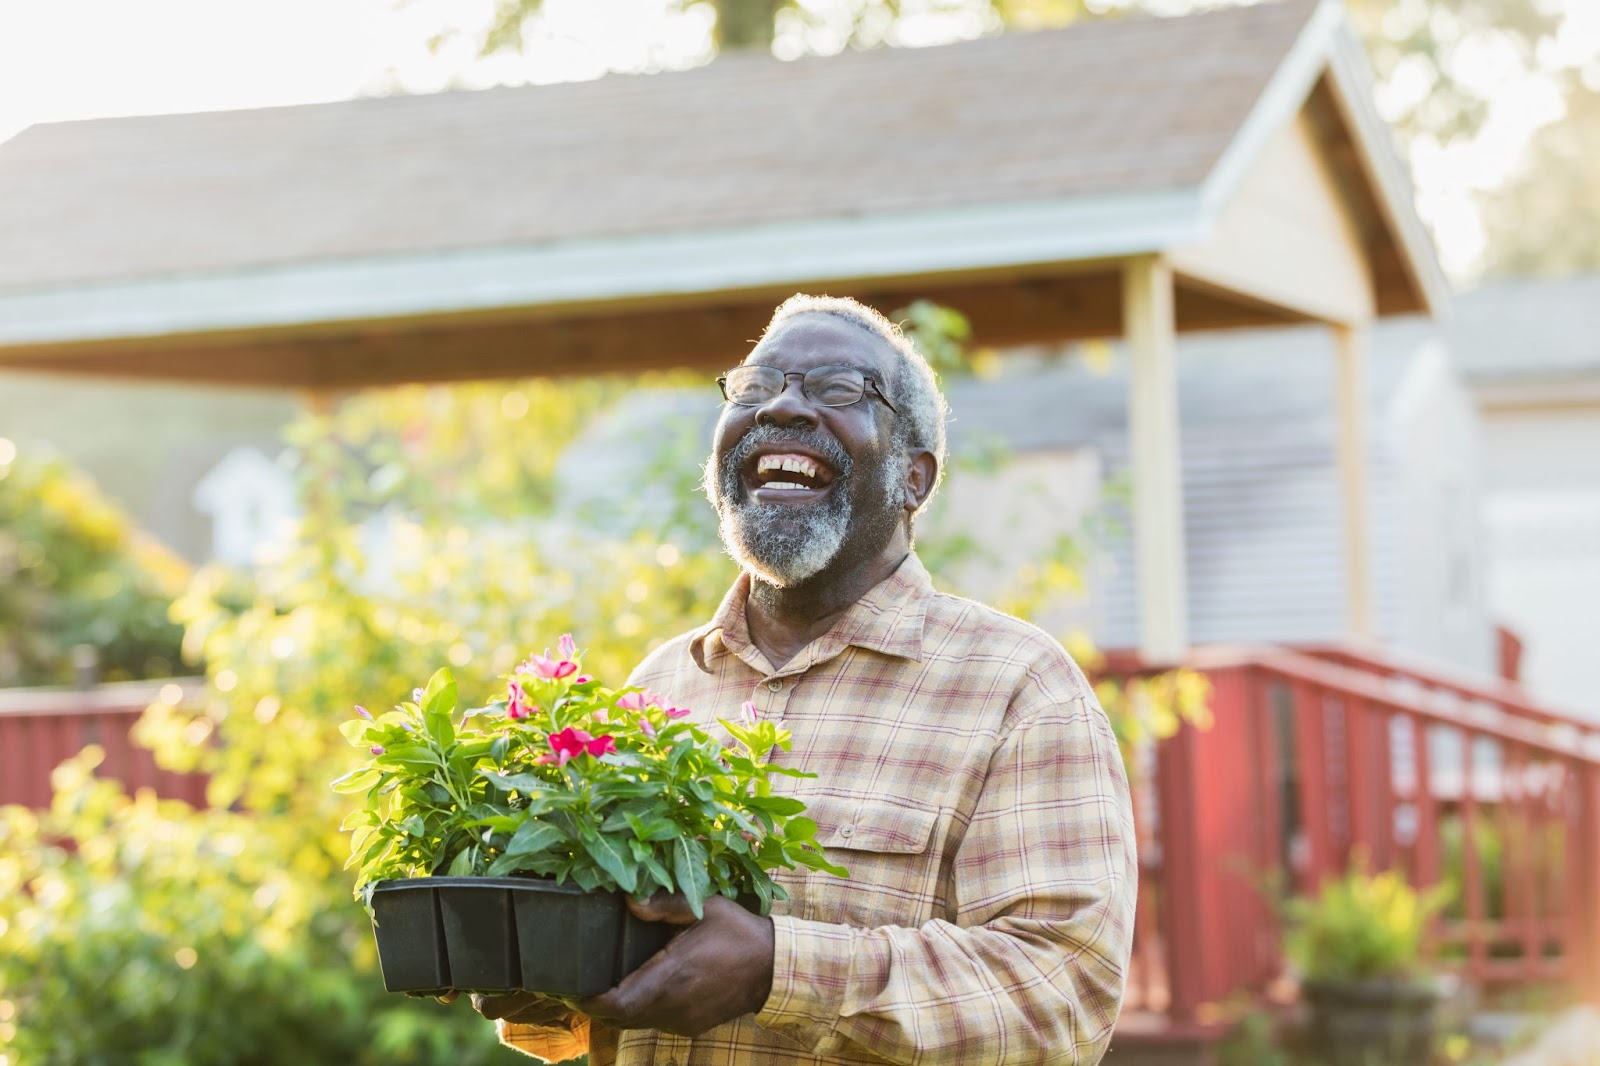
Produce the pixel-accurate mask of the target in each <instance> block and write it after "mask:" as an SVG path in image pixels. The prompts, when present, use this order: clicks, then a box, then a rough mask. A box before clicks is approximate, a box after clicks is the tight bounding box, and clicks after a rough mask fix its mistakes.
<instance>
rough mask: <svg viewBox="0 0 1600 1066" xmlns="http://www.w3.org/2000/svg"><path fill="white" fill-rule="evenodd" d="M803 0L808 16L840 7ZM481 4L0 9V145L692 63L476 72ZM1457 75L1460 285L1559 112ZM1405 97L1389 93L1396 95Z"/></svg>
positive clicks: (593, 22) (796, 43)
mask: <svg viewBox="0 0 1600 1066" xmlns="http://www.w3.org/2000/svg"><path fill="white" fill-rule="evenodd" d="M807 2H808V4H810V5H811V6H812V7H814V8H816V9H818V10H824V9H826V8H827V7H828V6H829V5H830V4H832V5H834V6H838V5H839V4H840V2H841V0H807ZM1554 2H1558V3H1565V4H1566V5H1567V12H1568V17H1567V23H1566V27H1565V30H1564V32H1563V36H1562V38H1561V41H1560V42H1558V45H1557V50H1558V52H1560V55H1559V57H1558V58H1560V59H1563V60H1565V61H1569V62H1571V61H1578V62H1581V61H1583V60H1584V59H1593V58H1594V57H1596V56H1600V0H1554ZM911 6H912V5H910V4H908V5H907V7H911ZM493 7H494V0H131V2H130V0H0V141H4V140H5V139H7V138H9V137H11V136H13V135H15V134H16V133H17V132H19V131H20V130H22V129H23V128H25V127H26V126H28V125H30V124H32V123H36V122H59V121H68V120H73V119H84V118H99V117H108V116H118V115H137V114H161V113H168V112H183V111H210V110H227V109H234V108H250V107H271V106H279V105H286V104H307V103H323V102H328V101H333V100H344V99H349V98H351V97H353V96H360V95H371V94H374V93H385V92H437V91H441V90H444V89H448V88H452V87H459V88H475V87H487V86H490V85H496V84H512V85H515V84H526V83H540V82H554V81H569V80H576V79H584V78H595V77H599V76H601V75H602V74H604V73H605V72H606V71H607V70H653V69H664V68H673V67H684V66H691V65H694V64H696V63H700V62H704V61H705V60H706V59H707V58H709V57H710V30H711V25H710V16H709V14H708V13H707V11H706V10H705V9H704V7H703V6H702V7H700V8H694V7H691V8H690V9H689V11H688V12H687V13H683V12H679V11H677V10H675V8H676V5H675V4H673V2H672V0H546V2H545V14H544V17H543V19H542V22H541V24H540V26H539V27H538V30H537V32H536V33H534V34H533V35H532V36H531V37H530V38H529V40H528V41H527V42H526V46H525V50H524V54H523V55H520V56H516V55H499V56H494V57H489V58H486V59H485V58H480V57H478V56H477V55H476V47H475V43H474V42H475V36H474V32H473V31H474V30H475V29H477V28H480V27H482V26H484V25H486V24H487V21H488V19H489V18H490V15H491V13H492V11H493ZM452 30H454V31H456V32H453V33H452V32H451V31H452ZM982 30H983V26H982V24H981V23H980V22H978V21H976V20H974V19H972V18H970V17H966V18H963V17H961V16H953V15H936V14H929V15H927V16H925V17H922V18H915V17H914V18H911V19H909V20H906V21H905V22H903V23H902V24H901V26H900V27H899V28H898V29H897V39H898V41H899V42H900V43H904V44H931V43H937V42H938V41H940V40H947V39H951V38H960V37H970V36H974V35H976V34H977V33H979V32H981V31H982ZM441 36H442V39H441V40H438V41H435V38H440V37H441ZM841 44H842V41H839V40H831V39H829V37H828V34H827V31H826V30H825V29H823V30H818V29H815V28H813V29H812V30H810V31H809V32H808V33H807V34H806V35H805V39H804V41H803V42H802V40H801V37H800V35H799V33H798V31H796V32H789V33H786V34H782V35H780V40H779V42H778V46H777V48H776V50H777V51H778V53H779V54H780V55H795V54H799V52H800V51H801V50H802V49H809V50H812V51H823V52H826V51H832V50H836V49H837V47H839V46H841ZM1471 67H1472V69H1473V70H1475V71H1477V72H1478V76H1479V77H1481V78H1482V79H1483V84H1484V85H1485V86H1488V87H1492V88H1493V90H1494V100H1495V104H1494V108H1493V111H1492V113H1491V117H1490V119H1489V122H1488V124H1487V125H1486V127H1485V128H1484V131H1483V133H1482V135H1481V136H1480V137H1479V138H1478V139H1477V141H1476V142H1474V143H1473V144H1471V145H1453V146H1450V147H1448V148H1442V147H1439V146H1431V145H1419V146H1416V147H1415V148H1414V149H1413V154H1412V167H1413V173H1414V176H1415V180H1416V185H1417V194H1418V207H1419V210H1420V211H1421V212H1422V214H1423V217H1424V218H1426V219H1427V220H1428V221H1430V222H1431V223H1432V224H1433V227H1434V230H1435V234H1436V237H1437V241H1438V245H1439V252H1440V258H1441V260H1442V261H1443V263H1444V266H1445V268H1446V269H1447V271H1449V272H1450V273H1451V274H1452V275H1454V276H1456V277H1458V278H1465V277H1467V276H1470V274H1471V271H1472V267H1473V263H1474V261H1475V259H1476V257H1477V256H1478V254H1479V252H1480V251H1481V249H1482V245H1483V234H1482V230H1481V228H1480V227H1479V225H1478V220H1477V212H1476V209H1475V206H1474V203H1473V196H1474V191H1475V190H1477V189H1482V188H1489V187H1493V186H1494V185H1496V184H1498V183H1499V182H1501V181H1503V180H1504V178H1505V177H1506V176H1507V174H1508V173H1509V172H1510V171H1511V170H1512V169H1513V168H1514V167H1515V165H1516V162H1517V158H1518V153H1519V152H1520V150H1521V148H1522V146H1523V144H1524V143H1525V142H1526V140H1527V138H1528V136H1529V134H1530V133H1531V132H1532V131H1533V130H1534V129H1535V128H1537V126H1538V125H1540V124H1542V123H1544V122H1549V121H1552V120H1554V119H1556V118H1558V117H1559V116H1560V113H1561V112H1560V106H1561V105H1560V101H1559V96H1558V94H1557V93H1555V91H1554V90H1553V88H1552V87H1551V86H1550V85H1548V84H1546V83H1544V82H1543V81H1541V80H1539V79H1532V80H1528V79H1519V78H1517V77H1515V76H1513V75H1512V74H1510V73H1508V64H1507V63H1506V62H1505V57H1504V56H1499V55H1496V53H1495V49H1494V47H1493V46H1492V45H1490V46H1488V47H1486V48H1485V49H1484V51H1483V54H1482V55H1480V56H1477V57H1473V62H1472V64H1471ZM1405 91H1406V86H1405V84H1404V82H1403V79H1402V81H1401V83H1400V84H1399V85H1397V86H1396V88H1395V92H1396V94H1397V98H1398V97H1401V96H1403V95H1404V93H1405ZM1384 102H1385V101H1383V100H1380V105H1381V104H1383V103H1384Z"/></svg>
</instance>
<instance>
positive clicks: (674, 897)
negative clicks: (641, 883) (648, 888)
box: [628, 892, 699, 925]
mask: <svg viewBox="0 0 1600 1066" xmlns="http://www.w3.org/2000/svg"><path fill="white" fill-rule="evenodd" d="M628 909H629V910H630V911H632V912H633V916H634V917H635V918H638V919H639V920H641V921H646V922H666V923H668V924H669V925H693V924H694V923H695V922H697V921H698V920H699V919H697V918H696V917H695V916H694V911H692V910H690V909H689V901H688V900H687V899H685V898H684V897H683V894H682V893H680V892H657V893H656V894H655V895H653V896H651V897H650V898H649V899H647V900H645V901H644V902H643V903H641V902H639V901H638V900H636V899H630V900H628Z"/></svg>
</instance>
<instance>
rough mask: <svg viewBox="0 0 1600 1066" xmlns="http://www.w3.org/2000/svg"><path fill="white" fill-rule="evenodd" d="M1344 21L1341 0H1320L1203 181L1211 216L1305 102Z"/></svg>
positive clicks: (1204, 200)
mask: <svg viewBox="0 0 1600 1066" xmlns="http://www.w3.org/2000/svg"><path fill="white" fill-rule="evenodd" d="M1343 23H1344V8H1343V6H1342V5H1341V4H1340V3H1339V2H1338V0H1322V2H1321V3H1320V4H1318V5H1317V10H1316V11H1315V12H1314V13H1313V14H1312V16H1311V18H1310V19H1309V20H1308V21H1307V22H1306V25H1305V29H1303V30H1301V32H1300V36H1299V38H1298V39H1297V40H1296V41H1295V42H1294V46H1293V47H1292V48H1290V49H1289V53H1288V54H1287V55H1286V56H1284V58H1283V62H1282V63H1281V64H1279V66H1278V69H1277V72H1276V73H1274V74H1273V75H1272V80H1270V81H1269V82H1267V87H1266V89H1265V90H1264V91H1263V92H1262V94H1261V98H1260V99H1259V100H1257V101H1256V103H1255V106H1254V107H1252V108H1251V109H1250V113H1249V114H1248V115H1247V116H1245V120H1244V123H1243V124H1242V125H1241V126H1240V127H1239V130H1238V132H1237V133H1235V134H1234V136H1233V140H1231V141H1229V142H1228V147H1227V148H1225V149H1224V150H1223V152H1222V155H1221V156H1220V157H1218V159H1217V162H1216V164H1215V165H1214V166H1212V168H1211V173H1210V174H1208V175H1207V176H1206V180H1205V182H1204V183H1203V184H1202V185H1201V187H1200V199H1201V203H1203V204H1204V205H1205V208H1206V211H1207V213H1208V214H1209V215H1213V216H1214V215H1215V214H1216V213H1217V212H1220V211H1221V210H1222V209H1223V208H1224V207H1226V206H1227V205H1228V201H1229V200H1231V199H1232V198H1233V194H1234V193H1235V192H1236V191H1238V188H1239V183H1240V182H1241V181H1242V180H1243V179H1244V176H1245V174H1246V173H1247V172H1248V171H1249V169H1250V165H1251V164H1252V163H1254V162H1255V160H1256V158H1257V157H1258V156H1260V155H1261V152H1262V150H1263V149H1264V148H1265V147H1266V146H1267V143H1268V142H1269V141H1270V140H1271V139H1272V138H1273V137H1274V136H1276V135H1277V134H1278V132H1279V131H1280V130H1282V129H1283V127H1284V125H1285V124H1286V123H1288V122H1290V121H1292V120H1293V119H1294V116H1295V115H1297V114H1298V113H1299V112H1300V109H1301V108H1303V107H1304V106H1305V103H1306V98H1307V97H1308V96H1310V95H1311V89H1312V87H1313V86H1315V85H1316V83H1317V78H1318V77H1319V76H1320V75H1321V74H1322V72H1323V70H1324V69H1326V68H1327V66H1328V61H1329V58H1328V57H1329V54H1330V52H1331V51H1332V46H1333V40H1334V35H1335V33H1336V32H1337V30H1338V29H1339V27H1340V26H1341V25H1343Z"/></svg>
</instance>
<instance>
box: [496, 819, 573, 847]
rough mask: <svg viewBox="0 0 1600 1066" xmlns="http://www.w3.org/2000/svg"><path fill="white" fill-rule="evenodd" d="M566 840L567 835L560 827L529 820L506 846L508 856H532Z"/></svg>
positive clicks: (512, 836)
mask: <svg viewBox="0 0 1600 1066" xmlns="http://www.w3.org/2000/svg"><path fill="white" fill-rule="evenodd" d="M565 839H566V834H565V833H563V832H562V831H561V827H560V826H555V825H551V824H550V823H549V822H539V821H534V820H532V819H529V820H528V821H526V822H523V823H522V827H521V828H520V829H518V830H517V831H516V832H515V833H513V834H512V835H511V840H510V842H509V843H507V844H506V854H507V855H532V854H534V853H535V852H540V851H544V850H545V849H546V848H548V847H550V845H552V844H558V843H560V842H561V841H562V840H565Z"/></svg>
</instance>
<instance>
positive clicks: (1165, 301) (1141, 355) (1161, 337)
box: [1122, 255, 1189, 666]
mask: <svg viewBox="0 0 1600 1066" xmlns="http://www.w3.org/2000/svg"><path fill="white" fill-rule="evenodd" d="M1122 330H1123V335H1124V337H1126V339H1127V344H1128V353H1129V375H1128V451H1129V459H1130V461H1131V464H1132V467H1133V538H1134V553H1133V554H1134V569H1135V574H1134V580H1135V581H1136V582H1137V585H1138V589H1139V653H1140V655H1142V656H1143V657H1144V660H1145V662H1147V663H1150V664H1152V665H1158V666H1160V665H1170V664H1174V663H1178V662H1180V661H1182V659H1183V657H1184V654H1185V653H1186V652H1187V650H1188V646H1189V597H1188V585H1187V577H1186V574H1185V570H1184V542H1183V476H1182V467H1181V465H1180V460H1179V442H1178V375H1177V361H1176V334H1177V324H1176V319H1175V317H1174V312H1173V295H1172V268H1171V266H1170V265H1169V264H1168V263H1167V262H1166V261H1165V260H1164V259H1162V258H1161V257H1160V256H1154V255H1151V256H1140V257H1138V258H1134V259H1129V260H1128V261H1127V262H1126V263H1125V264H1124V267H1123V273H1122Z"/></svg>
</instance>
